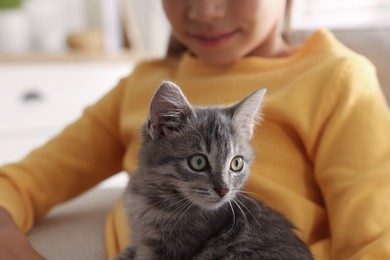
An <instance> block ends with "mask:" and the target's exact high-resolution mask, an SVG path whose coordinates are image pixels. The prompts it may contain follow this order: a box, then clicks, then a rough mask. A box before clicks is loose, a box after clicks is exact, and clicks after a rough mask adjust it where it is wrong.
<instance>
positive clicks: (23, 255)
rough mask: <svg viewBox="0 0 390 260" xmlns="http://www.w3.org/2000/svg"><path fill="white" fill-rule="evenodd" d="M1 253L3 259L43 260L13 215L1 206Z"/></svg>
mask: <svg viewBox="0 0 390 260" xmlns="http://www.w3.org/2000/svg"><path fill="white" fill-rule="evenodd" d="M0 245H1V246H0V255H1V257H2V259H21V260H22V259H26V260H27V259H31V260H43V259H45V258H44V257H43V256H41V255H39V254H38V253H37V252H36V251H35V250H34V248H33V247H32V246H31V244H30V241H28V239H27V237H26V236H25V235H24V234H23V233H22V232H21V231H20V229H19V228H18V226H17V225H16V224H15V222H14V221H13V219H12V217H11V215H10V214H9V213H8V212H7V211H6V210H5V209H3V208H1V207H0Z"/></svg>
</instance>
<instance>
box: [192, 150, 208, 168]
mask: <svg viewBox="0 0 390 260" xmlns="http://www.w3.org/2000/svg"><path fill="white" fill-rule="evenodd" d="M188 165H189V166H190V167H191V169H193V170H194V171H202V170H204V169H205V168H206V167H207V159H206V156H204V155H201V154H197V155H193V156H191V157H190V158H189V160H188Z"/></svg>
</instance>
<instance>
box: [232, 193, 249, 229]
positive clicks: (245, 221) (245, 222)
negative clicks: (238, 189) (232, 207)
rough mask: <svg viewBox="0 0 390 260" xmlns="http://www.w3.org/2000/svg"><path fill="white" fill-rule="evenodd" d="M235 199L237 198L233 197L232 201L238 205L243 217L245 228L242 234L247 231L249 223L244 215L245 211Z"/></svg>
mask: <svg viewBox="0 0 390 260" xmlns="http://www.w3.org/2000/svg"><path fill="white" fill-rule="evenodd" d="M236 200H237V199H236V198H234V199H233V202H234V203H235V204H236V206H237V207H238V209H239V210H240V211H241V214H242V217H243V219H244V228H245V231H244V234H245V235H247V234H248V232H249V230H248V225H249V222H248V218H247V217H246V215H245V212H244V211H243V210H242V208H241V207H240V205H239V204H238V203H237V201H236Z"/></svg>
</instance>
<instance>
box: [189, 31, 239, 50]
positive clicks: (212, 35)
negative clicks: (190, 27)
mask: <svg viewBox="0 0 390 260" xmlns="http://www.w3.org/2000/svg"><path fill="white" fill-rule="evenodd" d="M237 33H238V30H233V31H230V32H226V33H217V32H197V33H188V36H189V37H190V38H191V39H193V40H195V41H196V42H197V43H199V44H201V45H202V46H204V47H209V48H212V47H214V48H215V47H220V46H222V45H224V44H225V43H227V42H228V41H230V40H231V39H232V38H233V37H234V36H235V35H236V34H237Z"/></svg>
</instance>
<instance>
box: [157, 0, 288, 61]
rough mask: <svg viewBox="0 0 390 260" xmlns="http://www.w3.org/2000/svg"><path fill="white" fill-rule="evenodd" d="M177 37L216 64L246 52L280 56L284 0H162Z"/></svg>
mask: <svg viewBox="0 0 390 260" xmlns="http://www.w3.org/2000/svg"><path fill="white" fill-rule="evenodd" d="M163 6H164V10H165V13H166V15H167V17H168V20H169V21H170V23H171V26H172V33H173V35H174V36H175V38H176V39H178V40H179V41H180V42H181V43H182V44H184V45H185V46H186V47H187V48H188V49H189V50H190V51H191V52H192V53H193V54H194V55H195V56H197V57H198V58H199V59H201V60H204V61H205V62H207V63H210V64H215V65H223V64H230V63H234V62H235V61H238V60H239V59H241V58H243V57H245V56H251V55H255V56H263V57H276V56H283V52H284V51H285V49H286V48H285V47H286V44H285V43H284V42H283V41H282V39H281V36H280V33H279V28H280V26H281V23H282V22H283V19H284V8H285V0H163Z"/></svg>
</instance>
